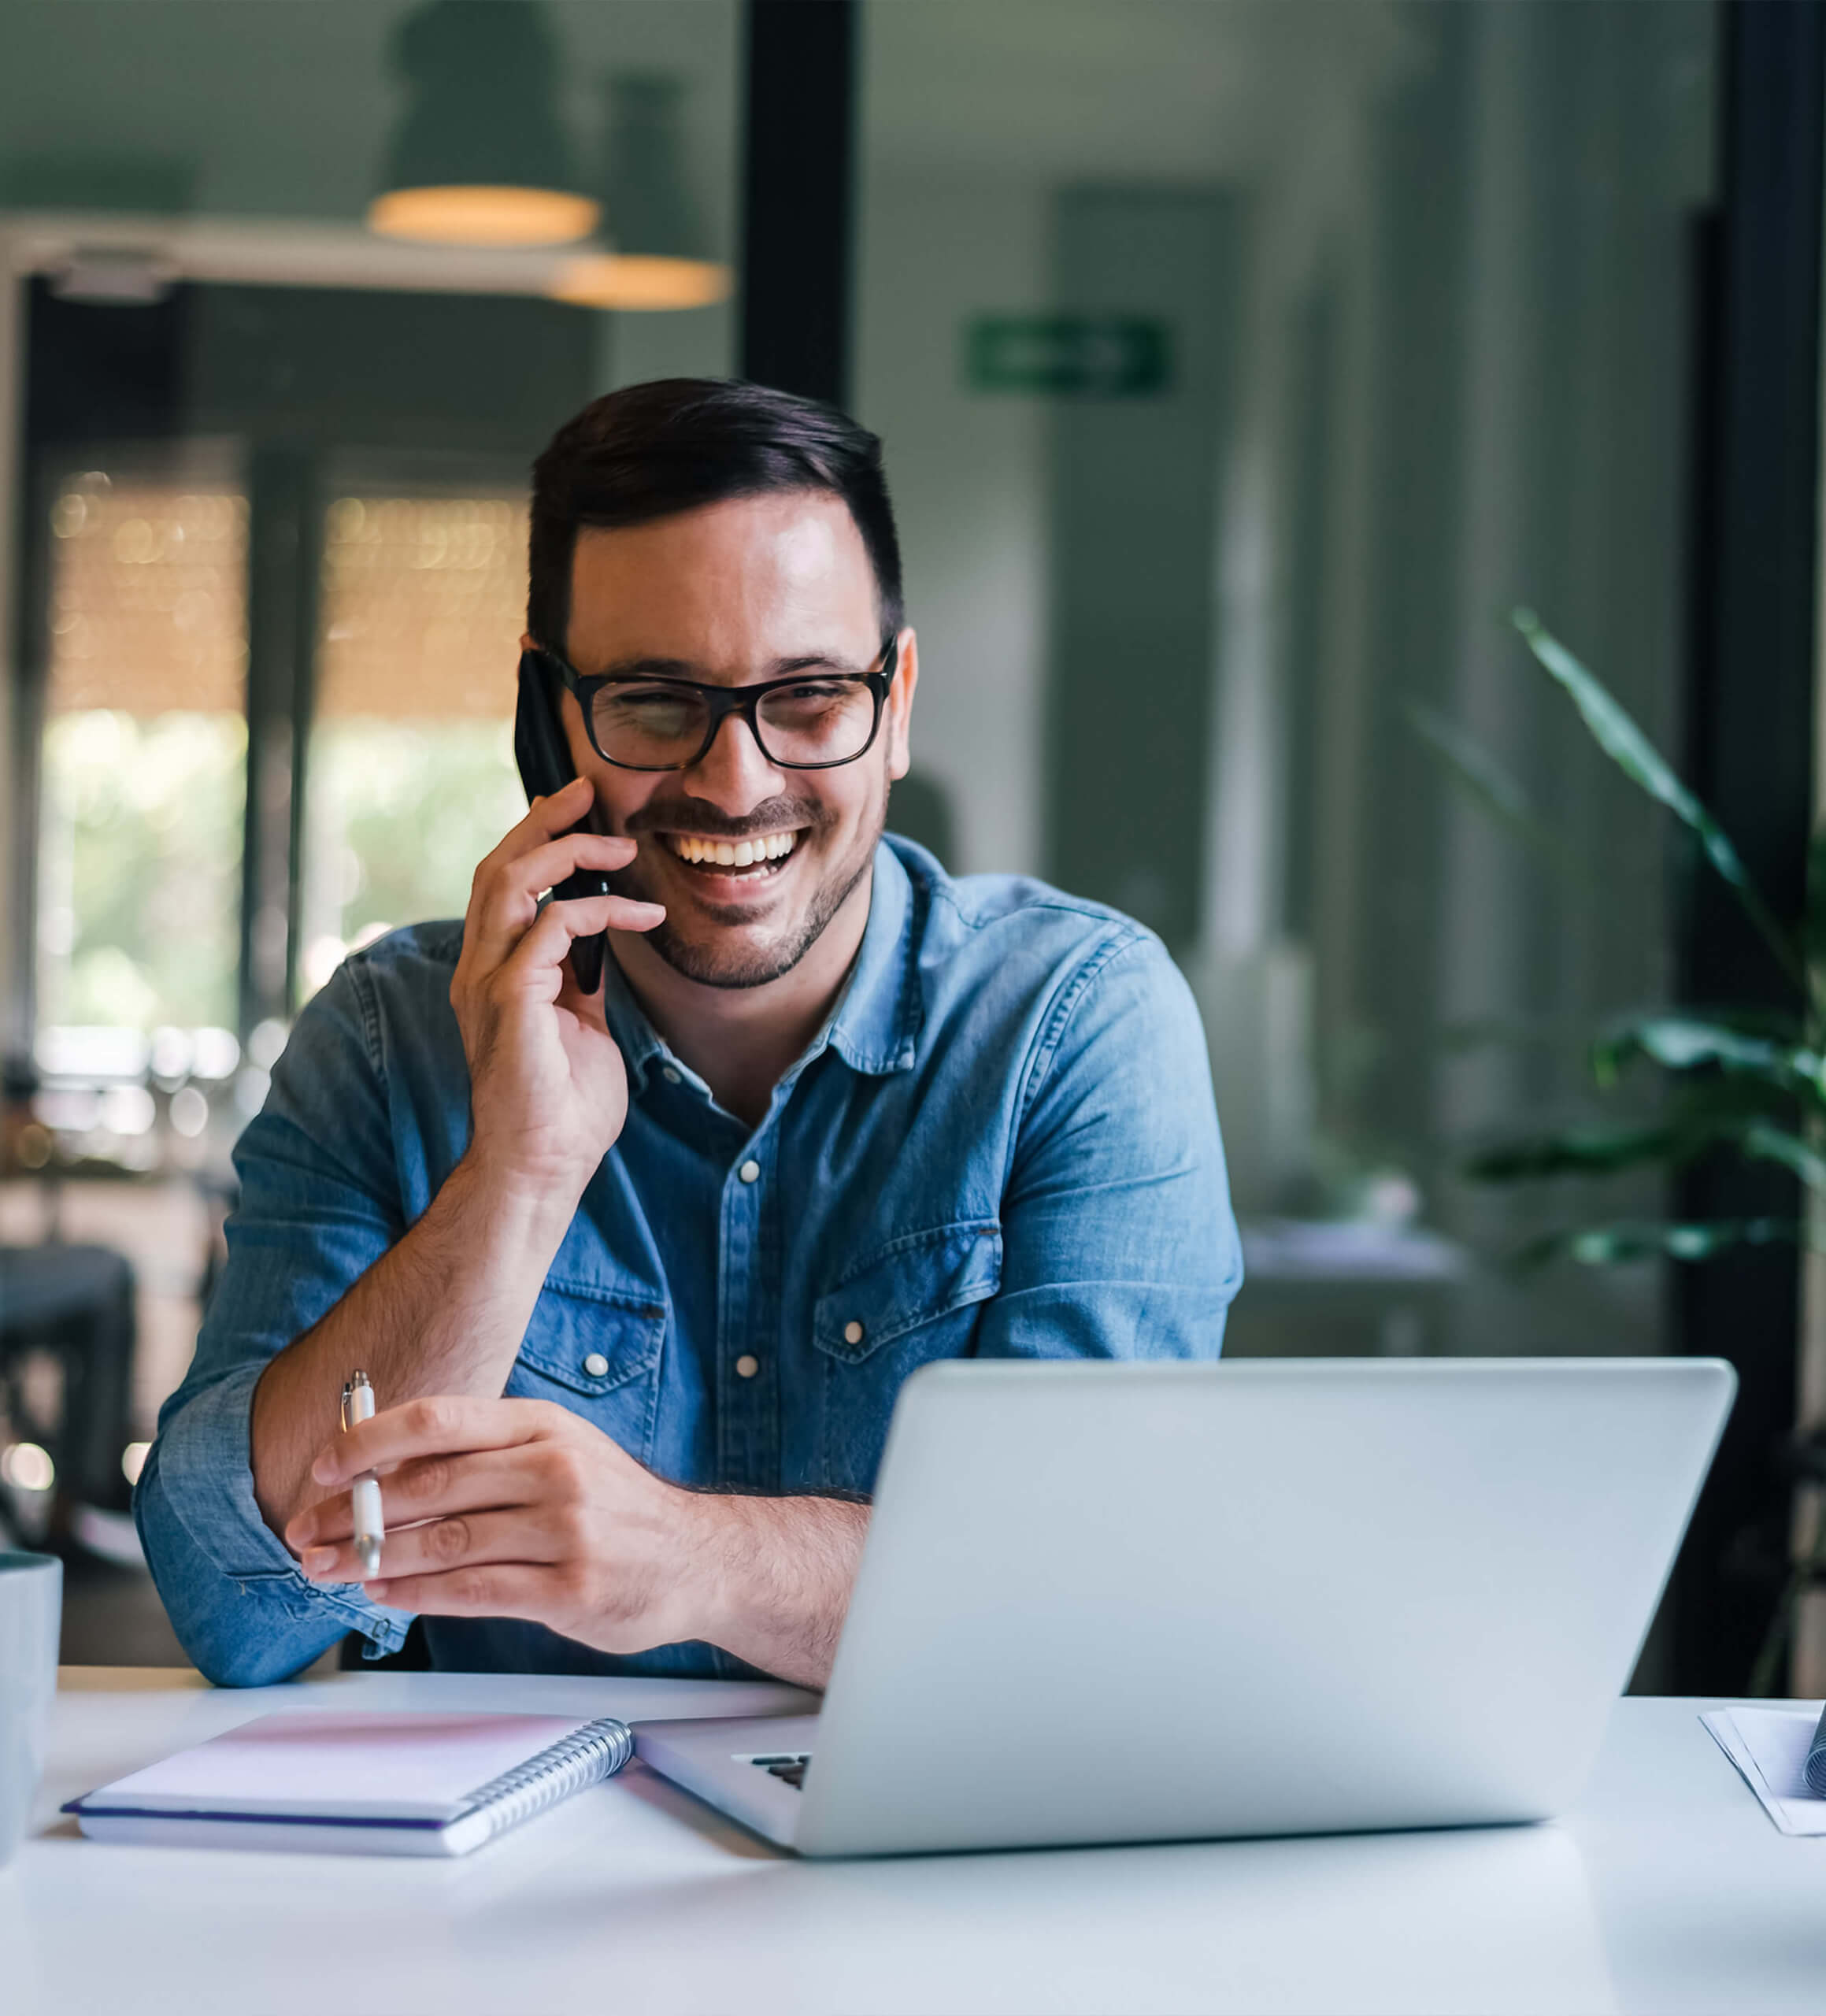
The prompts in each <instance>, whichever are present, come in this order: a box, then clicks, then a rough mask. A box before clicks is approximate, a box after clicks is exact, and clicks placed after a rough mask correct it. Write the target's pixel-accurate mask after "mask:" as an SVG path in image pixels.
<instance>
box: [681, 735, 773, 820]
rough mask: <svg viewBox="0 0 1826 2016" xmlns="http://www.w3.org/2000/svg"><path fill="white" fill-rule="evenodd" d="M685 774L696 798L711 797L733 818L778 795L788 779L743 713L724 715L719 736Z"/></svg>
mask: <svg viewBox="0 0 1826 2016" xmlns="http://www.w3.org/2000/svg"><path fill="white" fill-rule="evenodd" d="M685 774H686V776H687V778H688V779H689V780H690V784H691V795H692V796H693V797H694V798H702V799H709V802H710V803H711V804H713V805H714V806H716V807H717V810H719V811H720V812H726V813H728V815H729V816H730V817H731V818H732V819H739V818H742V817H745V816H746V814H747V813H750V812H752V811H753V810H754V808H755V806H757V805H759V804H760V803H761V801H762V800H763V799H769V798H774V797H776V796H778V795H779V794H780V791H782V790H783V788H784V786H785V782H786V780H785V778H784V777H783V776H782V775H781V773H780V771H779V770H778V769H776V767H775V765H773V764H772V763H771V762H769V761H768V759H767V758H766V757H765V755H764V754H762V753H761V745H760V743H758V742H757V741H756V740H755V739H754V729H753V728H750V726H749V724H747V722H746V721H744V720H743V718H742V717H741V716H740V715H739V714H726V715H725V716H724V718H723V719H722V721H720V722H719V723H718V724H717V734H716V739H714V740H713V742H712V743H711V744H710V746H709V748H708V749H706V750H705V751H704V753H703V754H702V756H701V757H699V758H698V761H697V762H695V763H694V764H693V765H691V769H689V770H687V772H686V773H685Z"/></svg>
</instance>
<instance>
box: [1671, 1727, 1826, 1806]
mask: <svg viewBox="0 0 1826 2016" xmlns="http://www.w3.org/2000/svg"><path fill="white" fill-rule="evenodd" d="M1699 1719H1700V1721H1702V1722H1703V1723H1704V1724H1705V1725H1706V1728H1707V1729H1709V1730H1710V1731H1711V1733H1712V1734H1713V1737H1714V1739H1715V1740H1717V1744H1718V1747H1719V1748H1720V1750H1722V1751H1724V1754H1725V1755H1726V1756H1727V1757H1728V1758H1730V1759H1731V1761H1732V1763H1733V1764H1735V1766H1737V1768H1738V1770H1739V1771H1740V1772H1742V1773H1743V1780H1744V1782H1745V1784H1747V1785H1748V1786H1749V1787H1750V1790H1751V1791H1752V1792H1754V1793H1755V1794H1756V1795H1757V1798H1758V1799H1760V1800H1761V1802H1762V1808H1763V1810H1764V1812H1765V1813H1766V1814H1768V1815H1769V1818H1770V1819H1772V1821H1774V1822H1775V1823H1776V1825H1777V1826H1778V1827H1779V1828H1780V1829H1781V1830H1782V1832H1783V1833H1784V1834H1826V1799H1817V1798H1815V1796H1814V1795H1813V1793H1812V1792H1809V1790H1808V1789H1807V1781H1806V1775H1805V1773H1806V1763H1807V1751H1808V1748H1809V1746H1810V1745H1811V1744H1812V1743H1813V1733H1814V1732H1815V1730H1817V1729H1818V1728H1819V1726H1820V1703H1818V1702H1817V1701H1816V1702H1815V1703H1813V1707H1810V1708H1715V1709H1713V1711H1712V1712H1711V1713H1710V1714H1706V1715H1702V1716H1701V1717H1700V1718H1699Z"/></svg>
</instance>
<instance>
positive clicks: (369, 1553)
mask: <svg viewBox="0 0 1826 2016" xmlns="http://www.w3.org/2000/svg"><path fill="white" fill-rule="evenodd" d="M373 1418H374V1388H372V1386H370V1385H369V1383H368V1375H367V1373H365V1372H357V1373H356V1374H355V1375H354V1377H353V1378H352V1379H351V1380H350V1381H349V1383H348V1384H347V1385H346V1386H345V1387H344V1388H343V1432H344V1433H345V1434H346V1433H347V1432H348V1431H349V1430H350V1429H352V1428H353V1427H354V1426H355V1425H356V1424H357V1422H358V1421H372V1419H373ZM349 1495H350V1503H351V1509H352V1510H353V1511H354V1515H355V1558H356V1559H357V1561H358V1562H361V1572H362V1573H363V1575H364V1576H369V1575H378V1574H379V1573H380V1543H381V1542H382V1541H383V1540H385V1539H386V1537H387V1529H386V1528H385V1527H384V1526H383V1525H382V1524H381V1523H380V1479H379V1478H378V1477H376V1476H375V1474H374V1473H373V1472H372V1470H364V1471H363V1472H362V1473H361V1475H360V1476H359V1477H357V1478H356V1480H355V1481H354V1484H352V1485H351V1486H350V1492H349Z"/></svg>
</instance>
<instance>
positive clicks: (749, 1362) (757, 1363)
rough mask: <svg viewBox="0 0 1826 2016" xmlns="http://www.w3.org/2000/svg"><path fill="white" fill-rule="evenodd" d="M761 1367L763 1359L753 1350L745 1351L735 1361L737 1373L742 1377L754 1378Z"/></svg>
mask: <svg viewBox="0 0 1826 2016" xmlns="http://www.w3.org/2000/svg"><path fill="white" fill-rule="evenodd" d="M760 1369H761V1360H760V1359H759V1358H756V1357H755V1356H754V1355H753V1354H752V1353H751V1352H748V1351H744V1352H743V1354H742V1355H741V1357H739V1358H738V1359H737V1360H736V1361H735V1370H736V1373H737V1376H738V1377H740V1378H743V1379H752V1378H753V1377H754V1375H755V1373H757V1372H758V1371H759V1370H760Z"/></svg>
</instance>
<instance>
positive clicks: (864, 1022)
mask: <svg viewBox="0 0 1826 2016" xmlns="http://www.w3.org/2000/svg"><path fill="white" fill-rule="evenodd" d="M917 921H918V920H917V915H916V909H915V896H914V891H913V880H912V878H911V877H910V876H909V875H908V873H907V872H906V868H905V867H904V866H903V865H902V862H901V858H900V856H899V855H898V854H896V853H895V852H894V849H893V848H892V847H890V846H889V845H888V844H887V842H886V841H885V840H882V841H879V842H878V843H876V849H875V886H874V888H873V889H872V891H871V892H870V895H869V922H868V925H866V927H865V929H864V931H863V933H862V944H861V949H860V950H859V951H857V954H856V963H855V965H854V966H852V967H851V968H850V980H849V984H848V985H847V986H846V987H845V988H844V989H843V992H842V993H841V994H840V995H839V996H838V997H837V1005H836V1006H835V1008H834V1009H833V1010H832V1012H831V1017H830V1020H829V1021H828V1022H826V1023H825V1025H824V1028H823V1029H822V1030H821V1031H820V1032H819V1036H818V1039H817V1041H816V1042H815V1043H813V1045H812V1047H811V1051H810V1052H809V1056H812V1057H815V1056H816V1055H817V1053H818V1052H819V1051H820V1050H821V1049H822V1048H823V1047H824V1044H825V1043H826V1042H828V1043H830V1045H831V1047H832V1048H833V1049H834V1050H835V1051H836V1053H837V1054H838V1055H839V1057H840V1058H843V1062H845V1063H846V1064H847V1065H849V1066H850V1069H851V1070H852V1071H861V1072H865V1073H867V1074H869V1076H870V1077H882V1076H884V1075H885V1074H887V1073H889V1072H891V1071H906V1070H908V1069H910V1068H911V1067H912V1065H913V1056H914V1051H915V1046H916V1045H917V1043H918V1040H919V1033H920V1026H921V1025H922V1023H923V1021H924V1012H923V1010H922V1009H921V1006H920V989H919V970H918V961H917V958H916V957H915V947H914V944H913V938H914V934H915V928H916V925H917Z"/></svg>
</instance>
